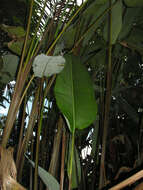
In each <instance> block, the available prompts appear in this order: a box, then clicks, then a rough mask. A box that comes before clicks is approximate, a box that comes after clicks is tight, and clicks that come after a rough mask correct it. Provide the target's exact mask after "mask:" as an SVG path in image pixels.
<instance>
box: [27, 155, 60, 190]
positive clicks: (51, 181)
mask: <svg viewBox="0 0 143 190" xmlns="http://www.w3.org/2000/svg"><path fill="white" fill-rule="evenodd" d="M26 158H27V159H28V161H29V163H30V164H31V165H32V167H35V163H34V162H33V161H32V160H30V159H29V158H28V157H27V156H26ZM38 175H39V176H40V178H41V179H42V181H43V182H44V184H45V185H46V187H48V189H49V190H59V189H60V185H59V183H58V182H57V180H56V179H55V178H54V177H53V176H52V175H51V174H50V173H49V172H47V171H46V170H44V169H43V168H41V167H40V166H38Z"/></svg>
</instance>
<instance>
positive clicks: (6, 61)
mask: <svg viewBox="0 0 143 190" xmlns="http://www.w3.org/2000/svg"><path fill="white" fill-rule="evenodd" d="M2 59H3V66H2V68H1V70H0V81H1V82H2V83H4V84H6V83H8V82H10V81H12V80H14V77H15V74H16V70H17V66H18V62H19V57H18V56H16V55H13V54H8V55H4V56H2Z"/></svg>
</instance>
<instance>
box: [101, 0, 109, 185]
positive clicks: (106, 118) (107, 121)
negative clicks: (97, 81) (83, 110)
mask: <svg viewBox="0 0 143 190" xmlns="http://www.w3.org/2000/svg"><path fill="white" fill-rule="evenodd" d="M111 5H112V0H110V1H109V7H111ZM111 77H112V9H110V11H109V47H108V69H107V83H106V95H105V111H104V123H103V139H102V152H101V163H100V179H99V189H101V188H102V187H103V186H104V185H105V178H106V176H105V154H106V139H107V131H108V124H109V112H110V102H111V88H112V79H111Z"/></svg>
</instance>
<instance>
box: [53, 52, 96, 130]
mask: <svg viewBox="0 0 143 190" xmlns="http://www.w3.org/2000/svg"><path fill="white" fill-rule="evenodd" d="M65 59H66V66H65V68H64V69H63V71H62V72H61V73H60V74H59V75H58V77H57V79H56V84H55V89H54V90H55V97H56V101H57V105H58V107H59V109H60V110H61V112H62V113H63V115H64V116H65V118H66V121H67V124H68V126H69V129H70V131H71V132H72V133H73V132H74V131H75V129H76V128H77V129H84V128H86V127H88V126H89V125H90V124H91V123H92V122H93V121H94V120H95V118H96V114H97V104H96V101H95V97H94V90H93V84H92V81H91V78H90V76H89V73H88V71H87V69H86V68H85V67H84V65H83V64H82V63H81V59H80V58H79V57H78V56H74V55H71V54H70V55H69V54H68V55H66V56H65Z"/></svg>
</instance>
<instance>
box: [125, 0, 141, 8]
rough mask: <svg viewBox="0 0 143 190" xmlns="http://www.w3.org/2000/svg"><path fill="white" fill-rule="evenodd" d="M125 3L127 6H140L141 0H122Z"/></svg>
mask: <svg viewBox="0 0 143 190" xmlns="http://www.w3.org/2000/svg"><path fill="white" fill-rule="evenodd" d="M124 2H125V4H126V5H127V6H129V7H140V6H143V1H142V0H124Z"/></svg>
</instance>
